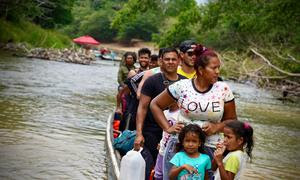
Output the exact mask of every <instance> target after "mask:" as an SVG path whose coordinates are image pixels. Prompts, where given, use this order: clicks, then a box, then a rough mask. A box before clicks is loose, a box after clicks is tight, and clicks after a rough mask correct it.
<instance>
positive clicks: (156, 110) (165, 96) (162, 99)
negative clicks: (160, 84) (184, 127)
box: [150, 90, 176, 131]
mask: <svg viewBox="0 0 300 180" xmlns="http://www.w3.org/2000/svg"><path fill="white" fill-rule="evenodd" d="M174 102H176V101H175V100H174V99H173V98H172V97H171V96H170V95H169V93H168V92H167V90H164V91H163V92H162V93H160V94H159V95H158V96H156V97H155V98H154V99H153V100H152V102H151V104H150V109H151V111H152V114H153V116H154V118H155V120H156V122H157V123H158V125H159V126H160V127H161V128H162V129H163V130H164V131H166V130H167V129H168V128H169V126H170V125H169V123H168V120H167V119H166V117H165V115H164V113H163V111H164V109H166V108H167V107H169V106H170V105H171V104H173V103H174Z"/></svg>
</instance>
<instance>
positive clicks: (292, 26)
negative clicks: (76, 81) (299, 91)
mask: <svg viewBox="0 0 300 180" xmlns="http://www.w3.org/2000/svg"><path fill="white" fill-rule="evenodd" d="M0 17H1V21H0V23H1V30H0V41H1V42H7V41H15V42H20V41H29V43H31V44H32V43H34V40H32V39H34V38H36V41H43V42H44V43H42V45H43V44H44V45H45V46H50V47H51V45H48V44H51V42H53V37H58V35H56V34H51V33H49V31H51V32H52V30H55V31H59V32H60V33H63V34H66V35H68V36H69V37H70V39H71V38H75V37H78V36H81V35H86V34H88V35H91V36H93V37H94V38H95V39H97V40H99V41H100V42H112V41H118V42H123V43H130V42H131V41H132V39H141V40H144V41H152V42H155V43H156V44H157V45H158V46H159V47H166V46H178V44H179V43H180V42H181V41H183V40H186V39H195V40H197V41H198V42H200V43H202V44H204V45H206V46H208V47H212V48H214V49H216V50H218V51H219V52H220V53H221V55H222V56H223V59H224V60H225V63H224V64H227V66H226V67H227V69H225V70H226V72H224V73H225V74H227V75H229V76H235V77H238V78H240V77H249V76H252V77H256V76H260V77H266V78H265V80H267V82H269V81H270V80H273V79H285V78H286V77H288V78H289V79H292V80H295V79H299V78H298V77H299V72H300V62H299V59H300V54H299V52H300V19H299V17H300V1H299V0H272V1H269V0H247V1H244V0H226V1H223V0H208V1H207V2H206V3H205V4H199V3H197V2H196V1H195V0H32V1H27V0H16V1H10V0H0ZM24 22H25V24H26V23H34V24H36V25H38V26H34V25H32V26H30V28H29V29H31V28H32V29H35V28H39V26H40V27H41V28H43V29H47V31H46V33H45V32H42V31H33V32H37V33H35V35H34V36H32V35H31V33H23V34H22V33H18V31H17V30H11V31H10V30H9V29H8V28H7V27H8V26H7V24H8V23H9V25H10V26H9V28H10V29H14V28H16V29H18V28H20V26H21V25H20V24H24ZM4 26H5V27H6V28H3V27H4ZM23 26H24V25H23ZM28 26H29V25H28ZM26 34H27V35H28V36H32V37H30V38H26V37H23V38H20V37H18V36H26ZM41 34H42V35H41ZM45 34H46V35H45ZM37 37H39V38H37ZM61 37H64V36H61ZM28 39H29V40H28ZM48 39H49V41H50V43H48ZM58 39H60V38H58ZM62 39H64V40H62V43H60V44H65V45H67V44H68V43H67V42H66V40H65V38H62ZM55 40H56V39H55ZM56 41H57V42H59V41H60V40H56ZM46 42H47V43H46ZM69 42H70V40H69ZM40 44H41V43H35V45H40ZM62 46H63V45H62ZM59 47H60V46H59ZM253 48H254V49H253ZM253 50H254V51H255V52H258V53H261V55H263V56H264V58H265V59H267V60H268V61H270V63H271V64H272V65H274V66H276V67H278V68H279V71H278V69H276V68H272V66H270V65H268V66H270V67H271V69H273V70H270V68H266V67H267V66H264V67H261V66H259V64H260V63H257V62H256V61H260V62H262V63H266V62H267V61H265V62H263V61H261V60H263V58H262V57H261V56H259V55H258V54H257V53H254V51H253ZM257 57H259V58H257ZM226 59H227V61H226ZM258 59H260V60H258ZM240 64H243V65H244V66H243V67H244V68H240V67H242V66H241V65H240ZM266 64H267V63H266ZM228 67H230V68H229V69H228ZM233 69H235V70H234V71H233ZM281 70H283V71H281ZM261 74H262V75H261ZM269 77H271V78H269ZM265 80H264V79H263V81H265Z"/></svg>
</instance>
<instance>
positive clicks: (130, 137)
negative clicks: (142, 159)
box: [113, 130, 136, 155]
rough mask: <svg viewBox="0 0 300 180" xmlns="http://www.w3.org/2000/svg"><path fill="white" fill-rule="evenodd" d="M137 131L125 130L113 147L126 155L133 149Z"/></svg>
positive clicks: (116, 139)
mask: <svg viewBox="0 0 300 180" xmlns="http://www.w3.org/2000/svg"><path fill="white" fill-rule="evenodd" d="M135 136H136V131H135V130H134V131H130V130H125V131H123V132H122V134H121V135H120V136H119V137H117V138H115V139H114V142H113V146H114V148H115V149H116V150H118V151H119V152H120V154H121V155H125V154H126V153H127V152H128V151H130V150H131V149H133V144H134V139H135Z"/></svg>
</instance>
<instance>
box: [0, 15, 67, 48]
mask: <svg viewBox="0 0 300 180" xmlns="http://www.w3.org/2000/svg"><path fill="white" fill-rule="evenodd" d="M0 27H1V28H0V42H2V43H7V42H13V43H18V42H22V43H24V42H25V43H27V44H28V45H30V46H32V47H44V48H66V47H70V46H71V43H72V42H71V40H70V38H69V37H68V36H66V35H63V34H61V33H59V32H55V31H53V30H45V29H42V28H41V27H39V26H37V25H35V24H33V23H30V22H26V21H24V22H20V23H18V24H16V23H12V22H8V21H5V20H3V19H0Z"/></svg>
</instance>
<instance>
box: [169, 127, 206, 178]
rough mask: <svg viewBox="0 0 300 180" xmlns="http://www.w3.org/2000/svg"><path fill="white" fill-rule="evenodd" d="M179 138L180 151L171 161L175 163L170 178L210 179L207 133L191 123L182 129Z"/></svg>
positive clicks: (178, 149)
mask: <svg viewBox="0 0 300 180" xmlns="http://www.w3.org/2000/svg"><path fill="white" fill-rule="evenodd" d="M178 139H179V143H178V144H177V151H179V152H177V153H176V154H175V156H174V157H173V158H172V159H171V161H170V162H171V163H172V164H173V167H172V169H171V171H170V173H169V177H170V179H175V178H177V179H178V180H181V179H199V180H200V179H201V180H204V179H206V180H207V179H209V177H208V170H209V169H211V161H210V158H209V156H208V155H206V154H204V149H203V147H204V142H205V134H204V132H203V131H202V129H201V128H200V127H199V126H198V125H196V124H189V125H187V126H185V127H184V128H183V129H182V130H181V132H180V133H179V137H178Z"/></svg>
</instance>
